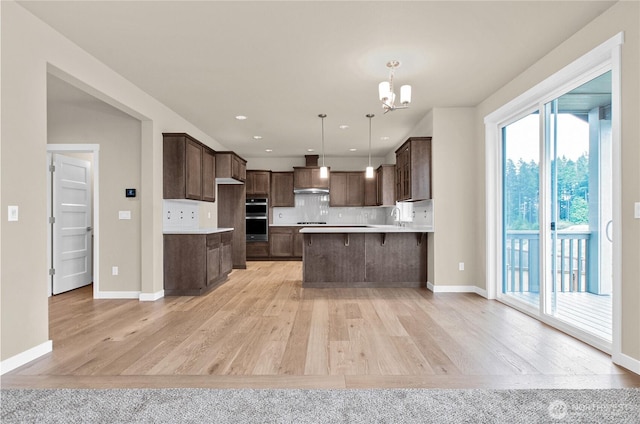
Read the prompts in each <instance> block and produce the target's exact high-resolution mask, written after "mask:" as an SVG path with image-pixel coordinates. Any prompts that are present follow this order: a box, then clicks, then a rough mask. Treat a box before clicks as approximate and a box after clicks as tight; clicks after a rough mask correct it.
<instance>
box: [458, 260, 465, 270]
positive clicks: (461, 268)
mask: <svg viewBox="0 0 640 424" xmlns="http://www.w3.org/2000/svg"><path fill="white" fill-rule="evenodd" d="M458 271H464V262H459V263H458Z"/></svg>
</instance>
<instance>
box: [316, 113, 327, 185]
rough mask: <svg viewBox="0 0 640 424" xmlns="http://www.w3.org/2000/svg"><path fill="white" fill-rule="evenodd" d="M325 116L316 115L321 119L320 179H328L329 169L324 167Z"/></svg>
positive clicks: (323, 114) (322, 114)
mask: <svg viewBox="0 0 640 424" xmlns="http://www.w3.org/2000/svg"><path fill="white" fill-rule="evenodd" d="M326 117H327V115H326V114H325V113H321V114H320V115H318V118H320V119H322V166H321V167H320V178H324V179H326V178H329V169H327V167H326V166H325V165H324V118H326Z"/></svg>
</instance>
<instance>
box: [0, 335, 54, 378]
mask: <svg viewBox="0 0 640 424" xmlns="http://www.w3.org/2000/svg"><path fill="white" fill-rule="evenodd" d="M52 350H53V341H51V340H48V341H46V342H44V343H42V344H39V345H38V346H35V347H32V348H31V349H28V350H25V351H24V352H22V353H18V354H17V355H14V356H12V357H11V358H8V359H5V360H4V361H2V362H0V375H2V374H5V373H8V372H9V371H13V370H15V369H16V368H18V367H21V366H23V365H24V364H27V363H29V362H31V361H33V360H34V359H38V358H39V357H41V356H43V355H46V354H47V353H49V352H51V351H52Z"/></svg>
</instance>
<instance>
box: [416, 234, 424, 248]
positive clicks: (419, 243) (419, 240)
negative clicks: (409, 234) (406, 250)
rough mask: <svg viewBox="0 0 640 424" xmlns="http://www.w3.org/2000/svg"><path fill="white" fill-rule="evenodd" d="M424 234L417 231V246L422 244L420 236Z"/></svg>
mask: <svg viewBox="0 0 640 424" xmlns="http://www.w3.org/2000/svg"><path fill="white" fill-rule="evenodd" d="M423 236H424V233H419V234H418V244H417V245H418V246H420V245H421V244H422V237H423Z"/></svg>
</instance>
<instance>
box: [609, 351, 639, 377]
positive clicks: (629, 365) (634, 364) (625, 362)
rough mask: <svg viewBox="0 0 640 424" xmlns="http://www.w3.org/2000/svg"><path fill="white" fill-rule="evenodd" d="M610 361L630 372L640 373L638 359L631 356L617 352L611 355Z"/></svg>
mask: <svg viewBox="0 0 640 424" xmlns="http://www.w3.org/2000/svg"><path fill="white" fill-rule="evenodd" d="M611 361H612V362H613V363H614V364H616V365H620V366H621V367H624V368H626V369H628V370H629V371H631V372H635V373H636V374H640V361H639V360H637V359H634V358H632V357H631V356H629V355H625V354H624V353H617V354H613V355H611Z"/></svg>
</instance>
